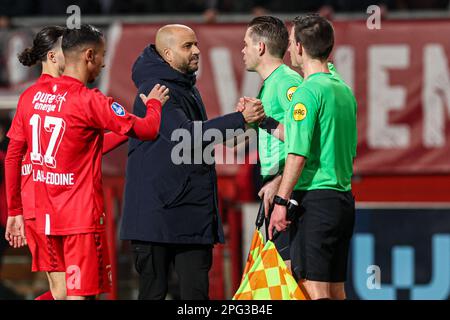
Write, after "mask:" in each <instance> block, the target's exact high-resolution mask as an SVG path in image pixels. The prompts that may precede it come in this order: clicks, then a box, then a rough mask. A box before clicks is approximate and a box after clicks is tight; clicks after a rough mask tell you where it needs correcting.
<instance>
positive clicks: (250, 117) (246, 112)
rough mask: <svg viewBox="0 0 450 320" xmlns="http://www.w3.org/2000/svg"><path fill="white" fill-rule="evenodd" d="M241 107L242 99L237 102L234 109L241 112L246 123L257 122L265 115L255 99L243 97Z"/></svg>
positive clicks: (261, 106) (260, 104)
mask: <svg viewBox="0 0 450 320" xmlns="http://www.w3.org/2000/svg"><path fill="white" fill-rule="evenodd" d="M243 102H244V103H243V105H242V98H241V99H240V100H239V103H238V105H237V107H236V109H237V110H239V111H240V110H242V109H243V111H241V112H242V115H243V116H244V120H245V122H246V123H254V122H259V121H261V120H262V119H264V117H265V116H266V114H265V113H264V108H263V105H262V103H261V100H259V99H256V98H247V97H245V98H244V99H243Z"/></svg>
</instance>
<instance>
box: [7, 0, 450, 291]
mask: <svg viewBox="0 0 450 320" xmlns="http://www.w3.org/2000/svg"><path fill="white" fill-rule="evenodd" d="M124 3H126V5H124ZM71 4H76V5H79V6H80V8H81V13H82V16H81V19H82V22H83V23H84V22H86V23H92V24H95V25H96V26H98V27H101V28H102V29H103V30H104V31H105V34H106V37H107V45H108V47H107V52H108V53H107V59H106V68H105V69H104V70H103V73H102V75H101V77H100V78H99V80H98V81H97V82H96V84H95V85H96V86H98V87H99V88H100V89H101V90H102V91H103V92H104V93H106V94H108V95H111V96H113V97H114V98H115V99H117V100H118V101H119V102H121V103H122V104H123V105H125V106H128V108H131V106H132V104H133V100H134V96H135V92H136V89H135V88H134V86H133V83H132V81H131V66H132V64H133V62H134V61H135V59H136V57H137V56H138V55H139V53H140V52H141V51H142V49H143V48H144V47H145V46H146V45H147V44H149V43H150V42H152V40H153V39H154V34H155V32H156V30H157V29H158V28H159V27H160V26H161V25H163V24H167V23H185V24H188V25H189V26H191V27H192V28H193V29H194V30H195V31H196V33H197V36H198V39H199V44H200V49H201V59H200V61H201V62H200V69H199V72H198V82H197V84H198V88H199V90H200V92H201V93H202V96H203V99H204V102H205V106H206V109H207V113H208V116H209V117H210V118H211V117H215V116H217V115H220V114H225V113H228V112H231V111H233V107H234V104H235V102H236V101H237V100H238V98H239V97H240V96H242V95H247V96H255V95H256V94H257V92H258V90H259V86H260V85H261V81H260V79H259V77H258V75H257V74H256V73H248V72H245V70H244V64H243V61H242V54H241V52H240V51H241V49H242V45H243V36H244V33H245V29H246V23H247V22H248V21H250V19H251V18H252V17H253V16H254V15H256V14H262V13H270V14H273V15H276V16H279V17H280V18H282V19H284V20H285V21H289V20H292V18H294V17H295V16H296V15H298V14H300V13H301V12H304V11H316V10H318V11H319V12H320V13H321V14H323V15H326V16H327V17H329V18H331V19H332V20H333V23H334V26H335V30H336V46H335V49H334V50H333V57H332V60H333V62H334V63H335V65H336V68H337V70H338V71H339V73H340V74H341V75H342V76H343V78H344V79H345V80H346V82H347V83H348V84H349V85H350V86H351V87H352V88H353V90H354V92H355V95H356V97H357V100H358V108H359V109H358V135H359V141H358V156H357V159H356V163H355V177H354V180H353V190H354V193H355V197H356V200H357V208H358V212H357V222H356V229H355V235H354V239H353V245H352V256H351V260H350V270H349V278H348V279H349V281H348V284H347V292H348V295H349V298H351V299H449V298H450V67H449V60H450V38H449V37H448V35H449V34H450V11H449V1H418V0H416V1H408V0H403V1H402V0H399V1H378V3H377V1H352V0H341V1H339V0H337V1H183V2H179V1H177V2H174V1H173V3H172V1H162V2H157V1H137V0H134V1H114V0H111V1H89V4H87V2H85V1H18V0H16V1H9V0H1V4H0V117H1V119H2V124H4V123H7V121H6V120H7V119H10V118H11V117H12V116H13V114H14V110H15V106H16V103H17V99H18V96H19V95H20V93H21V92H22V91H23V90H24V89H25V88H26V87H27V86H29V85H30V84H31V83H33V81H34V80H35V79H36V77H37V76H38V75H39V73H40V70H39V68H37V67H36V68H31V69H30V68H25V67H23V66H21V65H20V64H19V62H18V60H17V58H16V56H17V53H18V52H20V51H21V50H23V48H25V47H26V46H29V45H30V44H31V40H32V37H33V35H34V33H35V32H36V31H38V30H39V29H40V28H41V27H42V26H44V25H47V24H65V23H66V19H67V18H68V17H69V16H70V14H66V8H67V7H68V6H69V5H71ZM95 4H97V5H95ZM108 4H109V5H108ZM370 4H378V5H380V7H381V9H382V20H381V28H380V29H369V28H368V26H367V23H366V22H367V18H368V17H369V14H367V13H366V8H367V6H368V5H370ZM174 8H176V9H174ZM286 58H287V59H286V61H287V62H288V60H289V58H288V57H286ZM4 126H6V125H4ZM0 139H1V137H0ZM0 142H1V141H0ZM126 149H127V147H126V146H122V147H120V148H119V149H118V150H115V151H113V152H112V153H111V154H109V155H108V156H107V157H105V160H104V168H103V171H104V176H105V178H104V185H105V197H106V210H107V212H108V216H109V217H110V220H109V226H110V229H109V239H110V242H111V254H112V256H113V261H115V265H114V266H113V270H114V271H116V272H114V274H115V278H114V280H115V281H114V284H115V287H114V291H113V293H112V294H111V295H109V296H106V297H105V298H120V299H133V298H135V297H136V290H137V279H136V274H135V271H134V269H133V265H132V259H131V256H130V250H129V245H128V243H126V242H122V241H120V240H118V238H117V230H118V226H119V221H120V211H121V210H120V209H121V205H122V202H121V199H122V192H123V179H124V168H125V162H126ZM255 156H256V155H255V150H253V151H251V152H250V155H249V158H250V159H252V160H254V159H255ZM218 162H219V163H218V165H217V168H218V173H219V192H220V207H221V210H222V217H223V219H224V222H225V232H226V237H227V243H226V245H224V246H216V248H215V251H214V259H215V262H214V266H213V269H212V271H211V273H210V279H211V298H215V299H224V298H230V296H231V295H232V293H233V292H234V291H235V289H236V288H237V285H238V283H239V280H240V276H241V272H242V263H243V261H245V257H246V254H247V248H248V245H249V242H250V240H249V237H250V235H251V232H252V231H253V222H254V218H255V215H256V210H257V204H256V201H257V199H256V197H255V194H256V192H257V190H258V184H259V181H258V179H257V178H256V176H257V174H256V172H257V166H255V165H251V164H246V165H242V164H241V165H228V164H221V163H220V161H218ZM0 201H2V202H3V204H4V199H0ZM29 270H30V257H29V254H28V252H27V249H24V250H13V249H8V250H7V252H6V255H5V257H4V258H3V265H2V266H1V269H0V279H1V281H2V289H1V290H0V298H1V297H5V298H6V297H7V296H8V295H9V296H10V297H11V290H14V291H15V292H16V293H17V294H19V295H20V296H21V297H24V298H32V297H34V296H36V295H37V294H38V293H40V292H41V291H44V290H45V278H43V277H41V276H39V275H33V274H32V273H31V272H29ZM377 271H380V272H379V273H377ZM377 275H380V279H379V280H380V286H378V285H377V281H376V280H377ZM2 294H3V296H2ZM171 297H172V298H176V297H177V288H176V277H175V278H174V281H173V285H172V286H171Z"/></svg>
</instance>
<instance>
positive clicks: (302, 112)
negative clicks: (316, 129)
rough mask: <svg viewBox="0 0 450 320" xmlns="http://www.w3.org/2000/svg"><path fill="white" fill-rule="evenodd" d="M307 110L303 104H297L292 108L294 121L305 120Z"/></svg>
mask: <svg viewBox="0 0 450 320" xmlns="http://www.w3.org/2000/svg"><path fill="white" fill-rule="evenodd" d="M306 114H307V110H306V107H305V105H304V104H302V103H297V104H296V105H295V106H294V120H295V121H301V120H303V119H305V118H306Z"/></svg>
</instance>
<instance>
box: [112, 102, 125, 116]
mask: <svg viewBox="0 0 450 320" xmlns="http://www.w3.org/2000/svg"><path fill="white" fill-rule="evenodd" d="M111 109H113V111H114V113H115V114H116V115H117V116H119V117H123V116H125V109H124V108H123V107H122V106H121V105H120V104H118V103H117V102H113V104H112V105H111Z"/></svg>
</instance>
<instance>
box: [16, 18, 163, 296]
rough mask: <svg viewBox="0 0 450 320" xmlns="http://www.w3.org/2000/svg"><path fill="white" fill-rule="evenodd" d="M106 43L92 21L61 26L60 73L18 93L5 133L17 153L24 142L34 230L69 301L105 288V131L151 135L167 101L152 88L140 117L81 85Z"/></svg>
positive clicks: (98, 66) (92, 74)
mask: <svg viewBox="0 0 450 320" xmlns="http://www.w3.org/2000/svg"><path fill="white" fill-rule="evenodd" d="M104 46H105V43H104V39H103V36H102V34H101V33H100V32H99V31H98V30H96V29H95V28H93V27H91V26H87V25H83V26H82V27H81V28H80V29H74V30H67V31H66V32H65V34H64V37H63V50H64V56H65V59H66V70H65V72H64V75H63V76H62V77H60V78H58V79H51V80H49V81H46V82H43V83H38V84H36V85H34V86H32V87H31V88H29V89H28V90H26V91H25V92H24V93H23V94H22V96H21V99H20V102H19V107H18V110H17V114H16V119H15V125H14V126H13V129H12V130H11V131H10V137H11V139H12V140H11V143H12V144H13V145H22V146H21V148H20V150H21V151H22V152H24V151H25V150H26V146H27V145H28V146H30V147H29V149H31V152H30V159H31V162H32V163H33V181H34V182H35V183H34V187H35V195H36V201H35V209H36V225H37V231H38V232H45V234H46V235H47V236H48V238H51V239H53V240H54V241H52V242H53V243H54V245H53V244H52V246H53V248H52V249H53V251H54V252H55V255H57V256H58V257H60V258H61V259H62V260H63V261H64V262H65V268H66V281H67V295H68V298H83V297H86V296H94V295H96V294H98V293H101V292H105V291H108V289H109V281H108V277H107V272H108V271H109V270H108V257H107V248H106V244H105V239H104V238H105V237H104V213H103V196H102V185H101V154H102V147H103V138H104V136H103V132H104V130H105V129H108V130H112V131H114V132H116V133H119V134H126V135H128V136H132V137H136V138H139V139H144V140H150V139H154V138H156V136H157V134H158V130H159V124H160V111H161V110H160V109H161V106H162V104H163V103H164V102H165V101H166V100H167V99H168V96H167V94H168V89H166V88H165V87H164V86H158V85H157V86H155V88H154V89H153V90H152V92H151V93H150V94H149V95H148V96H147V97H145V96H143V97H142V99H143V101H144V103H146V105H147V106H148V112H147V115H146V117H145V118H143V119H141V118H137V117H135V116H133V115H131V114H128V113H127V112H126V111H125V109H124V108H123V107H122V106H120V105H119V104H118V103H116V102H114V101H113V100H112V99H111V98H108V97H105V96H104V95H103V94H102V93H101V92H99V91H98V90H90V89H88V88H87V87H86V86H85V84H86V83H87V82H91V81H93V80H94V79H95V77H96V76H97V75H98V74H99V72H100V70H101V68H102V67H103V56H104V51H105V50H104ZM18 149H19V148H18Z"/></svg>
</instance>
